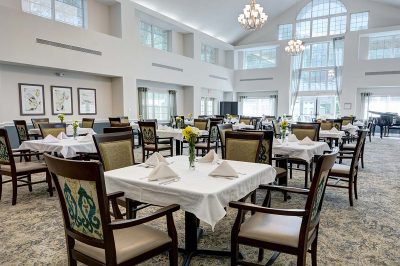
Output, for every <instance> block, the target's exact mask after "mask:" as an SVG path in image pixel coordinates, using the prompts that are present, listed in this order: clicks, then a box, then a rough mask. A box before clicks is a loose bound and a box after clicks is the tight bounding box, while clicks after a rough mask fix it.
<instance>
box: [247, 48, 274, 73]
mask: <svg viewBox="0 0 400 266" xmlns="http://www.w3.org/2000/svg"><path fill="white" fill-rule="evenodd" d="M272 50H273V55H274V57H273V58H271V60H273V61H274V63H273V64H271V65H265V64H263V63H262V60H261V57H262V53H263V52H266V53H268V51H272ZM256 52H258V65H257V66H254V67H250V66H249V63H248V60H247V56H248V55H249V53H252V54H253V55H254V54H255V53H256ZM277 57H278V46H268V47H259V48H252V49H247V50H244V51H243V66H242V68H243V69H244V70H251V69H267V68H275V67H277V65H278V60H277ZM266 61H267V60H266Z"/></svg>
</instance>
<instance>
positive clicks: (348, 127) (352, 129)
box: [342, 124, 359, 135]
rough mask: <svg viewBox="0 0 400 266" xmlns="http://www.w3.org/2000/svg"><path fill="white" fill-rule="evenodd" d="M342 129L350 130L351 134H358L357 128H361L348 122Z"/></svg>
mask: <svg viewBox="0 0 400 266" xmlns="http://www.w3.org/2000/svg"><path fill="white" fill-rule="evenodd" d="M342 130H344V131H347V132H349V133H350V134H351V135H357V130H359V128H358V126H355V125H352V124H347V125H345V126H342Z"/></svg>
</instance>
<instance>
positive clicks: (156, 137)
mask: <svg viewBox="0 0 400 266" xmlns="http://www.w3.org/2000/svg"><path fill="white" fill-rule="evenodd" d="M156 138H157V139H173V137H163V138H160V137H156Z"/></svg>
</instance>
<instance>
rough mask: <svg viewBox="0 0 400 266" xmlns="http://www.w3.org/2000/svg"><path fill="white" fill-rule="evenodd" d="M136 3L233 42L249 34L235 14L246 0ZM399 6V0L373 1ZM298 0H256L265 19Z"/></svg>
mask: <svg viewBox="0 0 400 266" xmlns="http://www.w3.org/2000/svg"><path fill="white" fill-rule="evenodd" d="M134 1H135V2H137V3H138V4H140V5H142V6H145V7H147V8H149V9H151V10H154V11H156V12H158V13H161V14H163V15H165V16H167V17H170V18H172V19H175V20H177V21H179V22H181V23H183V24H186V25H188V26H190V27H192V28H195V29H197V30H199V31H202V32H204V33H207V34H209V35H211V36H213V37H216V38H218V39H221V40H223V41H225V42H227V43H235V42H237V41H238V40H240V39H242V38H243V37H244V36H246V35H247V34H249V32H248V31H245V30H244V29H242V28H241V27H240V25H239V24H238V22H237V17H238V15H239V14H240V12H242V10H243V7H244V5H245V4H248V3H249V2H250V1H249V0H197V1H196V0H134ZM374 1H375V2H380V3H384V4H391V5H395V6H398V7H400V0H374ZM299 2H300V0H257V3H259V4H261V6H263V7H264V10H265V12H266V13H267V15H268V20H273V19H274V18H276V17H277V16H279V15H280V14H282V13H283V12H284V11H285V10H287V9H289V8H291V7H292V6H293V5H295V4H296V3H299Z"/></svg>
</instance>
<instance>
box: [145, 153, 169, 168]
mask: <svg viewBox="0 0 400 266" xmlns="http://www.w3.org/2000/svg"><path fill="white" fill-rule="evenodd" d="M160 163H164V164H166V165H168V162H167V160H165V158H164V157H163V156H162V155H161V154H160V153H158V152H155V153H153V154H152V155H151V156H150V157H149V158H148V159H147V160H146V162H145V164H146V165H149V166H154V167H156V166H158V165H159V164H160Z"/></svg>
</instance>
